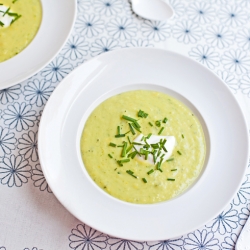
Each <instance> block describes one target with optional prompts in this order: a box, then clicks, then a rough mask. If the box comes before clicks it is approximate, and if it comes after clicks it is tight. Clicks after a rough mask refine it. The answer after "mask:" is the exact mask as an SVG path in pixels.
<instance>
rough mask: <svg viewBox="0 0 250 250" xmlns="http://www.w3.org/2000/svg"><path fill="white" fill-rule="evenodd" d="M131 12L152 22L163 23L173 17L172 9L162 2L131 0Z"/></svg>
mask: <svg viewBox="0 0 250 250" xmlns="http://www.w3.org/2000/svg"><path fill="white" fill-rule="evenodd" d="M131 2H132V9H133V11H134V12H135V13H136V14H137V15H139V16H141V17H143V18H145V19H150V20H154V21H165V20H167V19H169V18H171V17H173V15H174V11H173V9H172V8H171V7H170V5H168V4H167V3H166V2H165V1H164V0H131Z"/></svg>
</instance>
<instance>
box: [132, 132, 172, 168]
mask: <svg viewBox="0 0 250 250" xmlns="http://www.w3.org/2000/svg"><path fill="white" fill-rule="evenodd" d="M142 137H144V135H143V134H140V135H139V136H138V137H136V138H135V139H134V142H136V143H140V144H142V145H135V148H136V150H137V151H138V152H140V150H141V148H142V149H143V146H144V145H146V143H145V142H144V141H142ZM161 139H162V140H164V139H166V140H167V141H166V143H165V145H164V146H165V149H166V150H167V152H165V151H163V150H162V153H163V154H164V157H162V159H163V162H164V161H166V160H167V159H169V158H170V156H171V155H172V153H173V150H174V147H175V145H176V139H175V137H174V136H159V135H151V136H150V138H149V139H147V143H148V144H156V143H159V142H160V140H161ZM137 158H138V159H140V160H142V161H145V162H147V163H149V164H156V163H157V162H159V161H160V160H161V158H160V157H157V159H156V162H155V163H154V158H153V155H152V154H149V155H148V159H147V160H145V157H144V156H139V155H137Z"/></svg>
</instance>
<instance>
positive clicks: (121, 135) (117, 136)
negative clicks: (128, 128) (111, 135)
mask: <svg viewBox="0 0 250 250" xmlns="http://www.w3.org/2000/svg"><path fill="white" fill-rule="evenodd" d="M120 137H125V134H120V135H115V138H120Z"/></svg>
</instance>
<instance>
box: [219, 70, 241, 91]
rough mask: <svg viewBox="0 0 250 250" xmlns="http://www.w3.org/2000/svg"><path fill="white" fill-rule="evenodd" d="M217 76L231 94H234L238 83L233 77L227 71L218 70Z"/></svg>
mask: <svg viewBox="0 0 250 250" xmlns="http://www.w3.org/2000/svg"><path fill="white" fill-rule="evenodd" d="M217 75H218V76H219V77H220V78H221V80H223V82H225V83H226V84H227V85H228V87H229V88H230V89H232V91H233V93H234V94H236V92H237V90H238V89H239V84H238V81H237V80H236V79H235V77H234V75H232V74H230V73H228V72H227V71H221V70H218V72H217Z"/></svg>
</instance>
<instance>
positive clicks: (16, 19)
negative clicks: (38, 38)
mask: <svg viewBox="0 0 250 250" xmlns="http://www.w3.org/2000/svg"><path fill="white" fill-rule="evenodd" d="M20 17H22V15H19V16H17V17H16V18H15V19H13V20H12V21H11V23H10V24H13V23H14V22H15V21H16V20H18V19H19V18H20Z"/></svg>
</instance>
